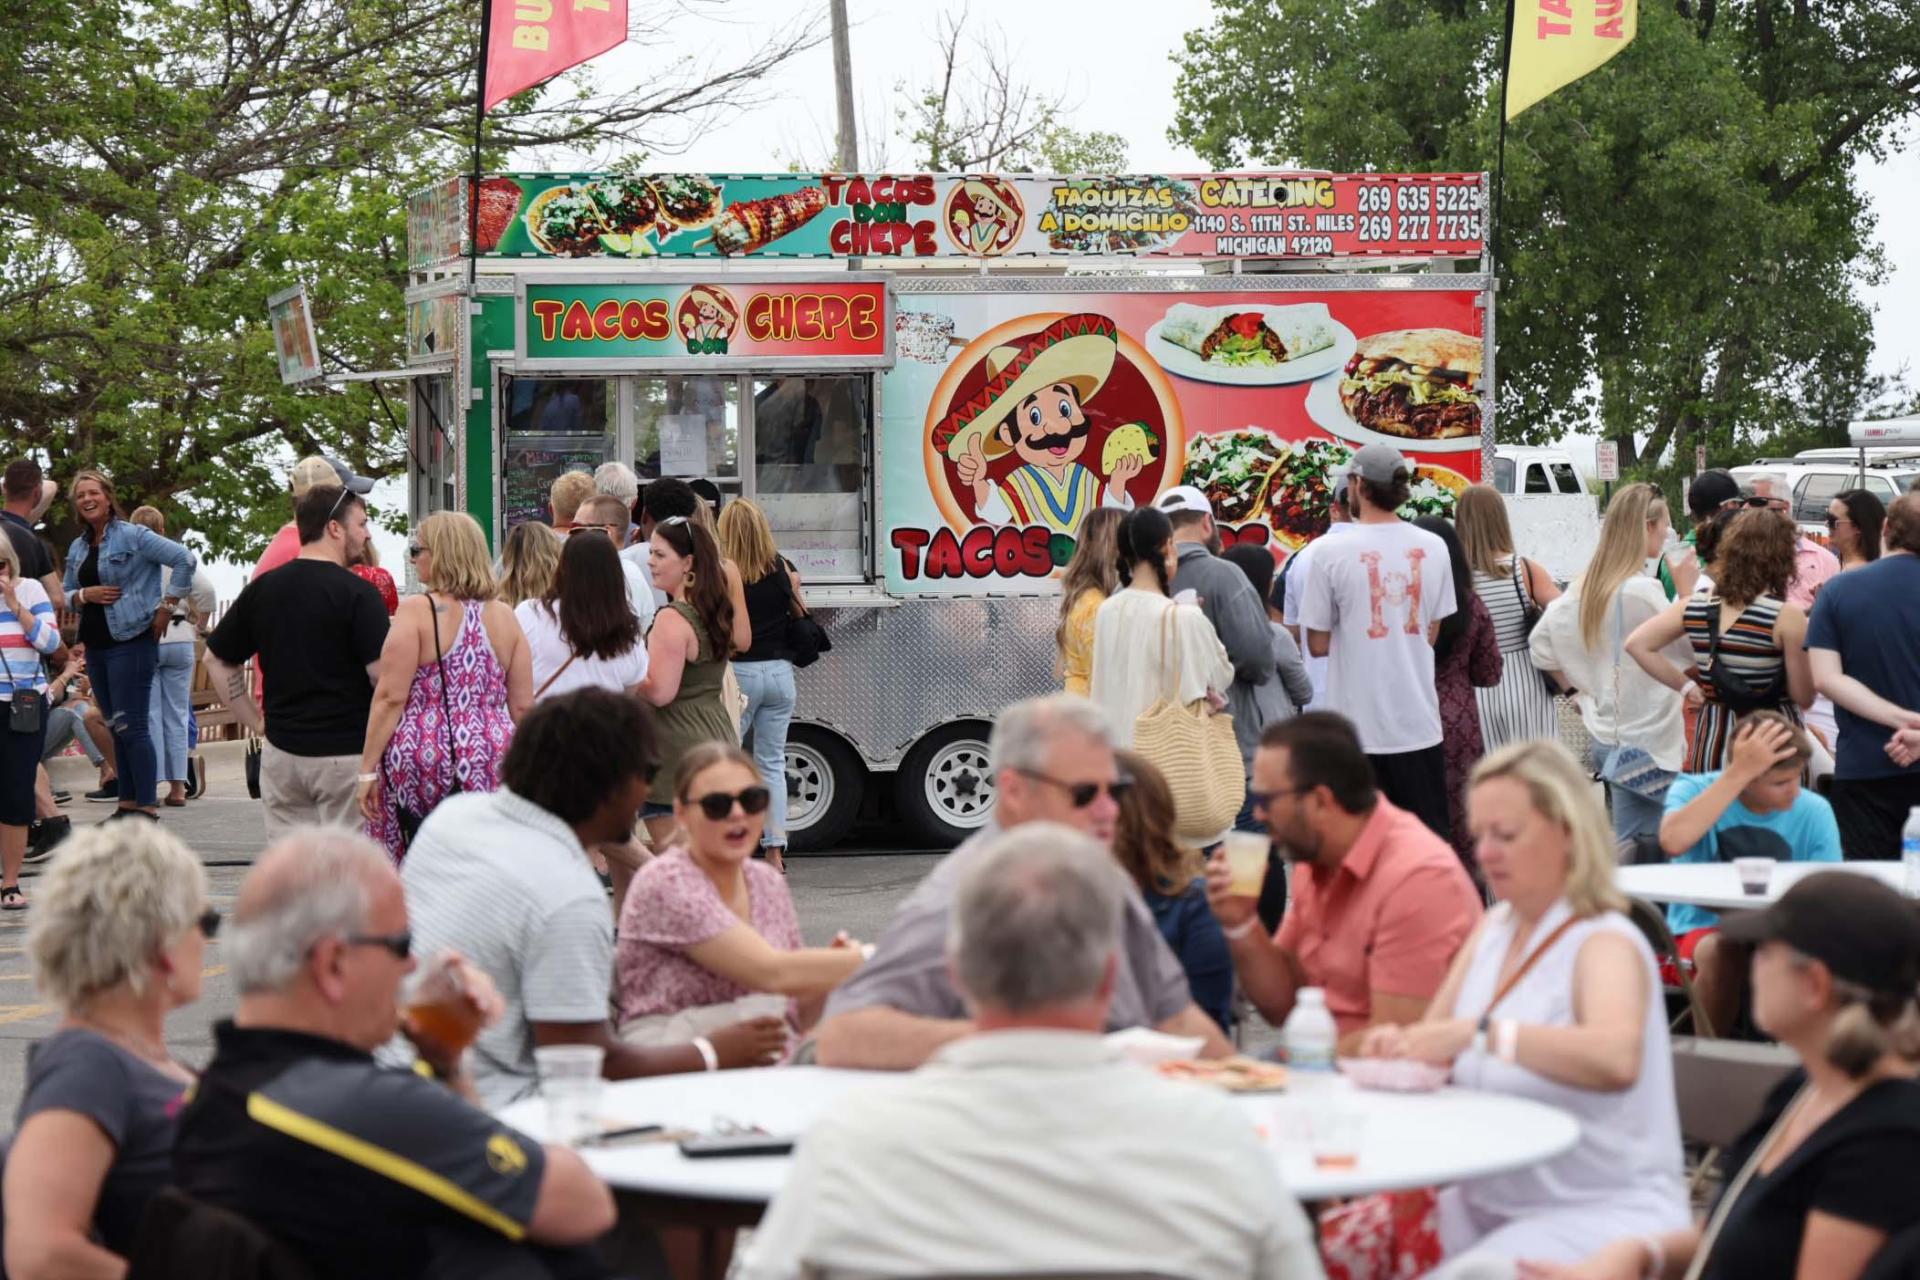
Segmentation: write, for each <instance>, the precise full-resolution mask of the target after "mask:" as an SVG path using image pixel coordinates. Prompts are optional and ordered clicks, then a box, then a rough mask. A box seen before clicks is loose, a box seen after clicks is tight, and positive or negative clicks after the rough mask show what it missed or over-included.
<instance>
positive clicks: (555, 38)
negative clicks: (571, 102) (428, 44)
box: [480, 0, 627, 111]
mask: <svg viewBox="0 0 1920 1280" xmlns="http://www.w3.org/2000/svg"><path fill="white" fill-rule="evenodd" d="M492 10H493V12H492V16H491V18H490V20H489V24H488V30H487V65H486V72H485V79H484V82H483V89H482V91H481V104H480V105H481V109H482V110H486V111H491V110H493V108H494V107H496V106H498V105H499V104H500V103H502V102H505V101H506V100H507V99H508V98H511V97H512V96H513V95H514V94H516V93H519V92H520V91H521V90H523V89H531V88H532V87H533V86H534V85H537V84H539V83H540V82H541V81H542V80H550V79H552V78H553V77H554V76H557V75H559V74H560V73H561V72H562V71H565V70H566V69H567V68H569V67H577V66H579V65H580V64H581V63H583V62H585V61H586V60H587V59H588V58H592V57H595V56H597V55H599V54H602V53H605V52H606V51H607V50H609V49H611V48H613V47H614V46H615V45H617V44H619V43H621V42H622V41H623V40H625V39H626V38H627V0H493V4H492Z"/></svg>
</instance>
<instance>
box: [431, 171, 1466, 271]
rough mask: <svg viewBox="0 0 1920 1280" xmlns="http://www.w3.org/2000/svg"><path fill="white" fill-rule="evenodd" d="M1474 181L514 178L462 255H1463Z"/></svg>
mask: <svg viewBox="0 0 1920 1280" xmlns="http://www.w3.org/2000/svg"><path fill="white" fill-rule="evenodd" d="M1485 189H1486V183H1485V178H1484V175H1482V174H1477V173H1422V174H1389V173H1342V174H1335V173H1311V172H1298V173H1296V172H1260V173H1209V174H1175V175H1165V174H1108V175H1098V176H1091V177H1089V176H1078V177H1037V176H1033V175H1028V174H1020V175H1010V174H924V173H923V174H791V173H782V174H760V175H729V174H700V173H660V174H531V173H515V174H496V175H494V176H492V177H488V178H484V179H482V180H481V182H480V185H479V189H478V195H477V197H476V200H477V203H478V206H479V210H478V219H477V225H478V245H479V252H480V253H481V254H483V255H485V256H488V257H498V258H605V259H612V260H632V259H654V258H712V257H721V258H738V257H762V258H848V257H871V258H902V257H911V258H931V257H942V258H974V259H981V260H991V259H995V258H1087V257H1102V256H1112V255H1122V256H1134V255H1142V256H1151V257H1173V258H1223V259H1257V258H1338V257H1356V256H1357V257H1366V256H1385V257H1423V258H1435V257H1439V258H1477V257H1479V256H1480V255H1481V253H1482V252H1483V250H1484V247H1485V238H1486V215H1485V201H1484V195H1485ZM425 225H431V224H430V223H428V222H426V221H423V226H425Z"/></svg>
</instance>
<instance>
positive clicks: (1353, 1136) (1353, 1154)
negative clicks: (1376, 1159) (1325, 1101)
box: [1307, 1107, 1367, 1170]
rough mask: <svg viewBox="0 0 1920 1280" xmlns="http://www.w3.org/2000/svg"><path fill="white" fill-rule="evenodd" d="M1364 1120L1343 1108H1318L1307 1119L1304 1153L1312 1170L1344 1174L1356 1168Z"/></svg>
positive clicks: (1362, 1116)
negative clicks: (1309, 1159) (1343, 1171)
mask: <svg viewBox="0 0 1920 1280" xmlns="http://www.w3.org/2000/svg"><path fill="white" fill-rule="evenodd" d="M1366 1128H1367V1118H1366V1117H1365V1116H1364V1115H1362V1114H1361V1113H1360V1112H1358V1111H1354V1110H1351V1109H1349V1108H1347V1107H1321V1108H1317V1109H1315V1110H1314V1111H1312V1112H1309V1113H1308V1116H1307V1150H1308V1151H1310V1152H1311V1153H1312V1154H1313V1163H1314V1167H1315V1168H1319V1169H1330V1170H1344V1169H1356V1168H1358V1167H1359V1165H1360V1140H1361V1139H1362V1138H1363V1137H1364V1136H1365V1134H1366Z"/></svg>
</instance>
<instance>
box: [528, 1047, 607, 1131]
mask: <svg viewBox="0 0 1920 1280" xmlns="http://www.w3.org/2000/svg"><path fill="white" fill-rule="evenodd" d="M605 1056H606V1054H605V1051H604V1050H603V1049H601V1048H600V1046H599V1045H594V1044H555V1045H545V1046H542V1047H540V1048H537V1049H535V1050H534V1051H533V1061H534V1066H535V1069H536V1070H537V1071H538V1072H539V1074H540V1097H541V1098H542V1099H543V1100H545V1102H546V1104H547V1138H548V1140H549V1141H552V1142H559V1143H565V1144H567V1145H569V1146H571V1145H573V1144H575V1143H578V1142H580V1141H582V1140H583V1139H585V1138H589V1137H592V1136H593V1134H594V1133H595V1132H596V1131H597V1130H598V1128H599V1124H600V1118H599V1110H600V1092H601V1088H602V1085H603V1081H602V1080H601V1078H600V1069H601V1065H602V1062H603V1059H604V1058H605Z"/></svg>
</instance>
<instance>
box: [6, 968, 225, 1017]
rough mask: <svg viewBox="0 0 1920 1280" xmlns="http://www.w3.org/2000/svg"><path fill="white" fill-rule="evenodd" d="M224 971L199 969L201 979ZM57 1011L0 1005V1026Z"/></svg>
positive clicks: (47, 1007) (39, 1006)
mask: <svg viewBox="0 0 1920 1280" xmlns="http://www.w3.org/2000/svg"><path fill="white" fill-rule="evenodd" d="M226 971H227V966H225V965H223V964H216V965H214V966H212V967H211V968H207V969H202V970H201V971H200V976H201V977H202V978H203V979H204V978H217V977H219V976H220V975H221V974H223V973H225V972H226ZM59 1011H60V1006H59V1005H57V1004H22V1005H13V1006H11V1007H8V1006H0V1026H5V1025H7V1024H8V1023H12V1022H31V1021H33V1020H34V1019H35V1018H42V1017H45V1016H46V1015H47V1014H50V1013H58V1012H59Z"/></svg>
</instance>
